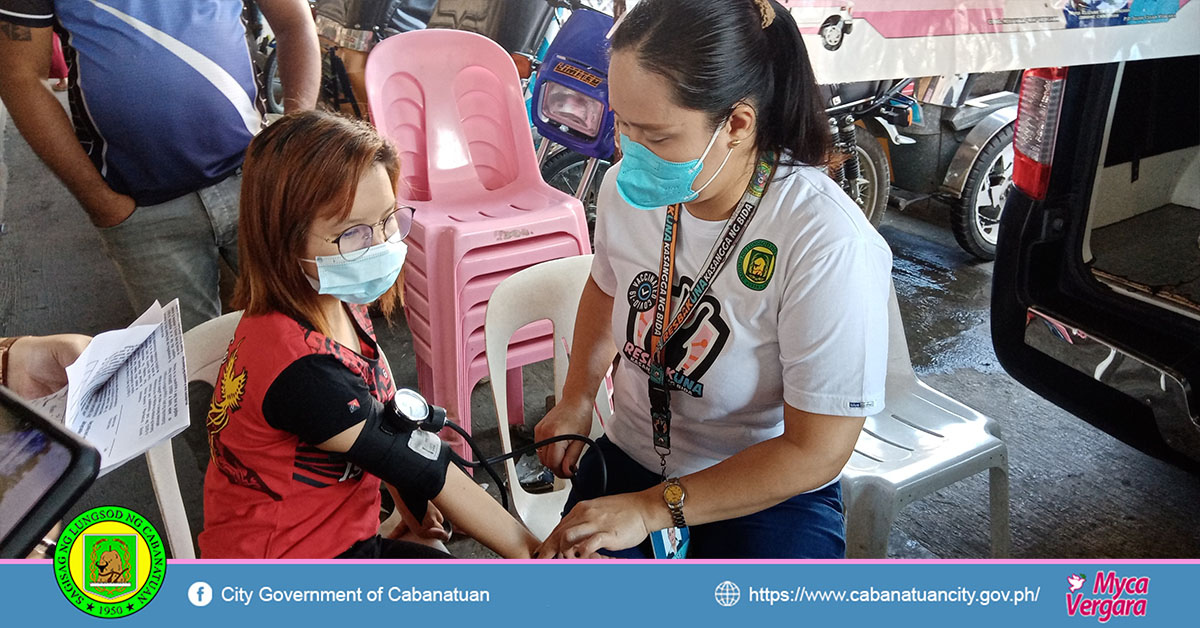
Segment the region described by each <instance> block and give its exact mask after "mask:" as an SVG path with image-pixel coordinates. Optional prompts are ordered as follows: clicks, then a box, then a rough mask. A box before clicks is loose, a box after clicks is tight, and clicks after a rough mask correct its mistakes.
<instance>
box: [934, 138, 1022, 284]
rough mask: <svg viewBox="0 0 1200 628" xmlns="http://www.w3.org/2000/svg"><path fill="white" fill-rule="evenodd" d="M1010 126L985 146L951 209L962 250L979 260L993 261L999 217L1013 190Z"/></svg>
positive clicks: (998, 229) (954, 228)
mask: <svg viewBox="0 0 1200 628" xmlns="http://www.w3.org/2000/svg"><path fill="white" fill-rule="evenodd" d="M1013 132H1014V129H1013V125H1011V124H1010V125H1008V126H1006V127H1004V129H1003V130H1001V131H1000V133H998V134H997V135H996V136H995V137H993V138H992V139H991V141H989V142H988V143H987V144H985V145H984V147H983V150H981V151H980V152H979V159H977V160H975V165H974V166H972V167H971V172H970V174H968V175H967V184H966V186H965V187H964V188H963V193H962V197H960V198H959V199H958V200H957V201H956V202H955V203H954V205H953V207H952V209H951V218H950V226H951V227H952V228H953V230H954V238H955V239H956V240H958V244H959V245H960V246H962V248H963V250H965V251H966V252H968V253H970V254H971V255H974V256H975V257H978V258H979V259H981V260H987V261H990V260H993V259H996V240H997V239H998V238H999V236H1000V214H1001V213H1002V212H1003V211H1004V203H1005V202H1006V201H1007V200H1008V194H1009V192H1010V191H1011V190H1012V174H1013V158H1014V153H1013Z"/></svg>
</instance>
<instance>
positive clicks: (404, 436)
mask: <svg viewBox="0 0 1200 628" xmlns="http://www.w3.org/2000/svg"><path fill="white" fill-rule="evenodd" d="M388 412H390V411H388V410H385V411H384V412H372V413H371V416H370V417H368V418H367V424H366V425H364V426H363V430H362V433H361V434H359V435H358V439H357V440H355V441H354V445H353V446H351V447H350V451H347V452H346V457H347V458H349V459H350V461H351V462H353V463H354V464H357V465H358V466H360V467H362V468H363V469H366V470H367V471H369V472H371V473H373V474H375V475H377V476H379V477H380V478H381V479H383V481H385V482H387V483H388V484H391V485H392V486H394V487H396V490H397V491H398V492H399V493H400V498H401V499H403V500H404V505H405V506H408V510H409V511H410V512H412V514H413V516H414V517H416V518H417V519H418V520H420V519H424V518H425V511H426V507H427V505H428V503H429V501H430V500H432V499H433V498H435V497H437V496H438V494H439V493H441V492H442V487H443V486H445V485H446V468H447V467H449V466H450V448H449V447H448V446H446V444H445V443H443V442H442V441H441V439H439V438H438V437H437V436H436V435H435V434H430V433H429V432H422V431H420V430H413V429H412V428H409V427H399V426H397V425H396V422H395V421H389V420H388V416H386V415H387V413H388Z"/></svg>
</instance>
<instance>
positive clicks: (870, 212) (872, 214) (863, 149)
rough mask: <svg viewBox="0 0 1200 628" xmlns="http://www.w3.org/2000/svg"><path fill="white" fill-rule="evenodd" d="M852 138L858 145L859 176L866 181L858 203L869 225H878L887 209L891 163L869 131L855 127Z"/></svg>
mask: <svg viewBox="0 0 1200 628" xmlns="http://www.w3.org/2000/svg"><path fill="white" fill-rule="evenodd" d="M854 139H855V141H856V143H857V145H858V151H857V152H858V169H859V176H861V177H862V178H863V179H866V181H867V183H866V185H864V186H863V190H862V203H860V205H861V206H862V210H863V213H864V214H866V216H867V220H869V221H871V225H872V226H874V227H878V226H879V223H880V222H881V221H883V212H885V211H887V204H888V193H889V192H890V191H891V187H892V171H891V165H890V164H889V163H888V159H887V153H885V152H884V151H883V147H882V146H880V145H879V140H877V139H875V136H874V135H872V134H871V133H870V131H867V130H866V129H864V128H862V127H859V128H858V129H855V133H854Z"/></svg>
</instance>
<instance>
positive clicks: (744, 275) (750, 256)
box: [738, 240, 779, 290]
mask: <svg viewBox="0 0 1200 628" xmlns="http://www.w3.org/2000/svg"><path fill="white" fill-rule="evenodd" d="M778 255H779V249H778V248H776V247H775V245H774V244H773V243H771V242H770V241H768V240H755V241H753V242H751V243H750V244H747V245H746V246H745V247H744V248H742V253H741V254H740V255H738V277H739V278H741V280H742V283H743V284H744V285H745V286H746V287H747V288H749V289H751V290H764V289H766V287H767V284H770V283H771V277H772V276H773V275H774V274H775V258H776V257H777V256H778Z"/></svg>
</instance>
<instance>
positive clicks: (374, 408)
mask: <svg viewBox="0 0 1200 628" xmlns="http://www.w3.org/2000/svg"><path fill="white" fill-rule="evenodd" d="M391 412H392V411H391V410H390V409H388V408H386V407H385V406H384V404H382V403H379V401H377V400H376V399H375V398H374V397H372V396H371V393H370V391H369V390H368V389H367V385H366V383H365V382H363V381H362V378H360V377H358V376H357V375H355V374H354V373H352V372H350V370H349V369H347V368H346V367H345V366H344V365H342V363H341V362H339V361H338V360H337V358H334V357H333V356H329V355H310V356H305V357H303V358H300V359H299V360H296V361H295V362H293V363H292V364H291V365H290V366H288V367H287V368H286V369H284V370H283V372H282V373H280V374H279V376H278V377H276V378H275V381H274V382H272V383H271V386H270V388H268V389H267V394H266V395H264V396H263V418H264V419H266V421H267V423H268V424H270V426H271V427H274V428H275V429H277V430H283V431H286V432H290V433H292V434H295V435H297V436H299V437H300V440H302V441H304V442H306V443H308V444H310V445H313V446H316V445H320V444H321V443H323V442H325V441H327V440H329V439H331V438H333V437H334V436H337V435H338V434H341V433H342V432H344V431H346V430H347V429H350V428H351V427H354V426H355V425H358V424H359V423H365V425H364V426H363V430H362V433H360V434H359V436H358V439H357V440H355V441H354V445H352V446H351V447H350V450H349V451H347V452H346V453H345V454H344V455H345V456H346V459H348V460H349V461H350V462H353V463H354V464H356V465H358V466H359V467H361V468H362V469H364V470H366V471H367V472H368V473H371V474H372V475H375V476H376V477H378V478H380V479H382V480H383V481H385V482H387V483H388V484H391V485H392V486H394V487H396V490H397V491H398V492H399V493H400V497H401V499H403V500H404V505H405V506H407V507H408V509H409V511H411V512H412V514H413V516H415V517H417V518H418V519H424V518H425V512H426V509H427V508H428V502H429V500H431V499H433V498H435V497H437V496H438V494H439V493H441V492H442V486H444V485H445V483H446V468H447V467H448V466H449V464H450V448H449V447H447V446H446V445H445V444H444V443H442V442H441V441H440V440H438V439H437V437H436V436H434V435H432V434H427V433H424V432H422V433H419V434H416V435H414V434H413V431H412V429H411V428H409V427H407V426H403V425H401V424H400V422H399V421H398V420H392V419H393V417H391V415H390V413H391ZM414 439H415V440H414ZM429 439H432V440H429ZM422 445H423V446H422ZM435 450H436V451H435Z"/></svg>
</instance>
